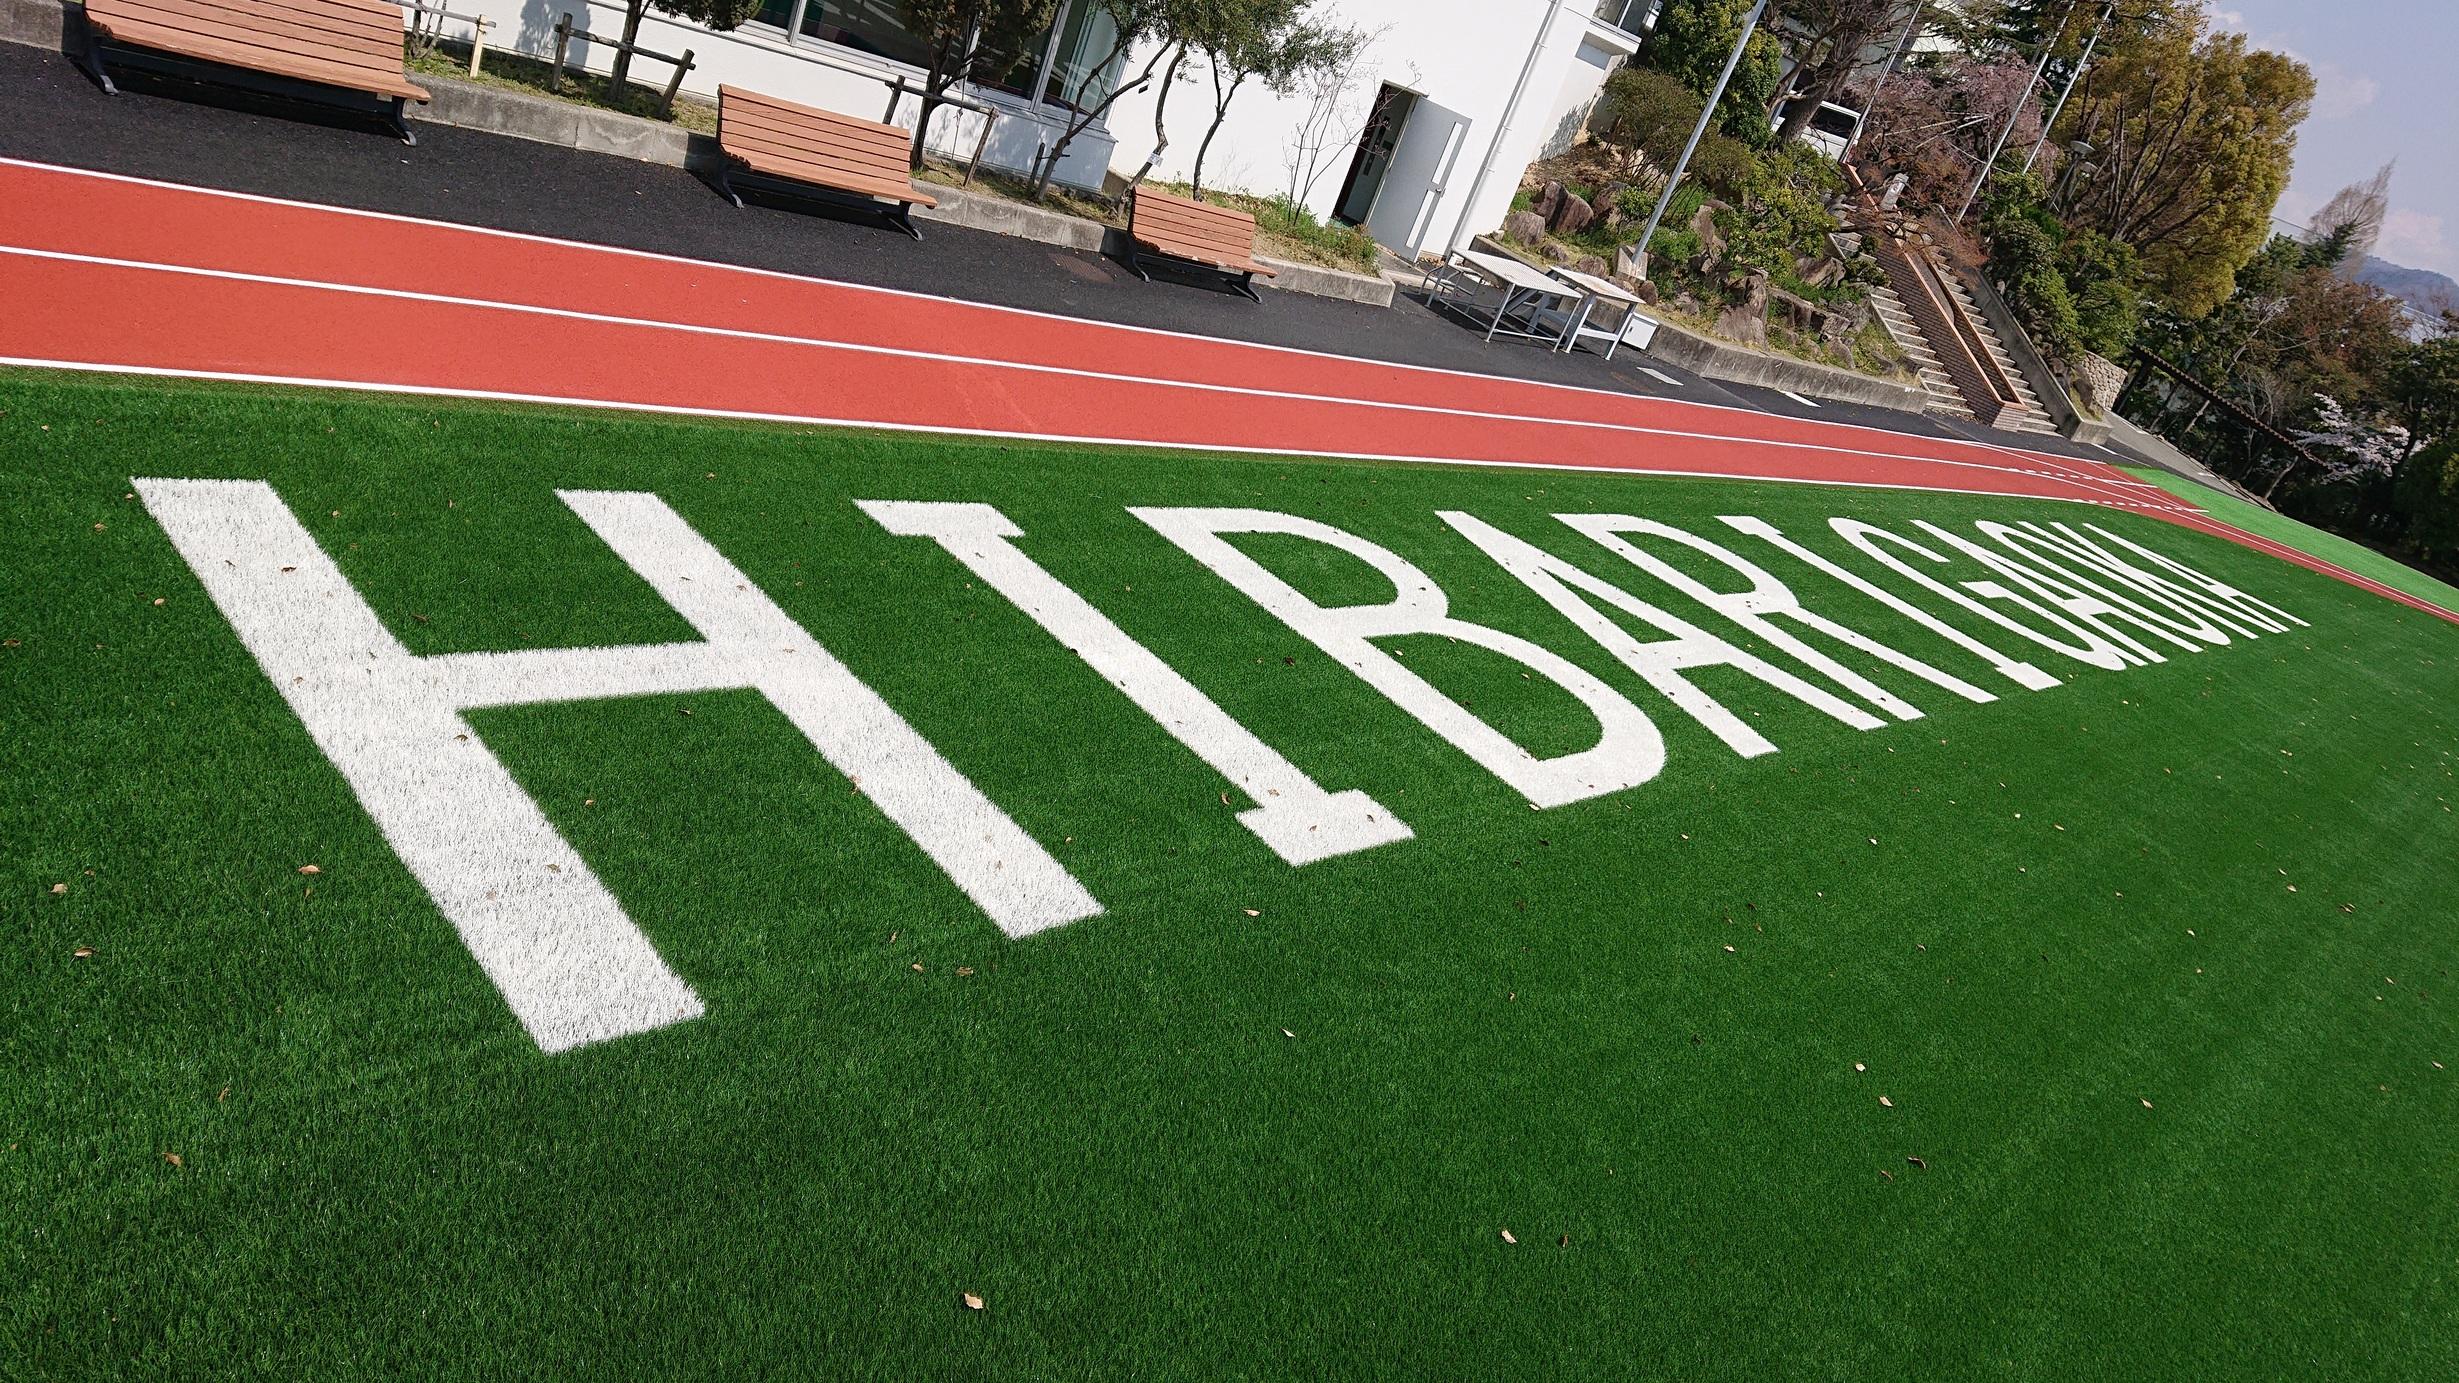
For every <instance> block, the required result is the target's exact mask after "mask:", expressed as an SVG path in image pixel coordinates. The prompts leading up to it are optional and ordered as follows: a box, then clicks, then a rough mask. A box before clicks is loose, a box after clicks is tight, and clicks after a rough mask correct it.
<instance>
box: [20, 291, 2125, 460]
mask: <svg viewBox="0 0 2459 1383" xmlns="http://www.w3.org/2000/svg"><path fill="white" fill-rule="evenodd" d="M0 254H9V255H19V256H23V257H26V258H32V259H45V260H52V261H56V262H64V263H76V264H92V265H97V266H101V267H104V268H113V269H127V270H132V271H136V272H143V273H160V274H174V275H182V276H188V277H195V278H210V279H221V280H226V281H230V282H238V283H255V284H264V285H268V286H272V287H279V288H294V289H304V290H311V291H319V292H328V293H339V294H346V295H350V296H355V297H371V298H388V299H395V300H399V301H405V302H422V303H432V304H436V305H439V306H446V307H459V308H470V309H477V310H487V311H497V312H509V313H515V314H519V315H523V316H538V317H551V318H561V319H566V320H571V321H582V322H591V323H595V324H599V325H605V326H623V327H636V328H642V329H647V330H664V331H677V332H685V333H689V334H692V335H701V336H717V337H725V338H731V339H736V340H747V341H759V342H764V343H769V344H775V345H786V346H800V347H804V348H807V349H813V350H836V351H845V352H849V353H852V354H859V355H880V356H890V357H897V358H903V359H910V360H925V361H931V362H934V363H939V364H952V365H965V366H975V367H981V368H987V369H1000V370H1014V371H1019V372H1023V373H1028V374H1045V375H1059V376H1065V377H1071V378H1078V379H1092V380H1100V381H1104V382H1107V383H1118V384H1141V385H1148V386H1154V387H1160V388H1172V389H1187V390H1193V391H1197V392H1205V393H1219V394H1231V395H1237V396H1242V397H1250V398H1271V399H1282V400H1288V401H1296V402H1306V403H1328V404H1334V405H1339V406H1344V407H1352V408H1376V409H1386V410H1391V411H1395V412H1408V413H1425V414H1432V415H1435V416H1438V417H1462V418H1475V419H1479V420H1481V421H1490V422H1511V423H1530V424H1536V425H1539V426H1542V427H1564V428H1581V429H1590V430H1599V431H1608V432H1621V433H1630V434H1634V435H1639V436H1649V437H1669V438H1675V439H1679V440H1685V441H1703V442H1732V443H1739V444H1742V445H1746V446H1766V447H1781V448H1786V449H1790V450H1801V451H1814V452H1824V453H1832V454H1835V455H1840V456H1853V457H1860V458H1863V459H1868V460H1884V461H1899V462H1913V463H1918V464H1927V465H1938V466H1954V467H1959V468H1964V469H1970V470H1979V471H1990V472H1995V473H1998V474H2004V475H2020V476H2025V477H2028V478H2031V479H2035V480H2049V481H2055V482H2058V483H2060V484H2063V485H2074V484H2077V483H2078V481H2079V478H2078V477H2074V476H2071V475H2066V474H2062V473H2060V472H2055V471H2045V470H2040V469H2037V468H2032V467H2018V466H1993V465H1990V464H1988V463H1986V462H1981V461H1952V460H1942V459H1939V458H1934V457H1923V456H1906V455H1901V454H1896V453H1888V452H1875V451H1863V450H1859V449H1855V448H1849V447H1839V446H1830V445H1827V444H1824V443H1816V442H1789V441H1781V440H1770V439H1763V438H1755V437H1734V436H1728V435H1725V434H1721V433H1702V432H1685V431H1679V430H1676V429H1672V428H1657V427H1642V426H1639V425H1637V424H1633V423H1604V422H1590V421H1585V420H1580V419H1564V418H1543V417H1535V416H1532V415H1527V414H1518V413H1487V412H1481V411H1478V410H1473V409H1461V408H1442V407H1437V406H1435V405H1431V404H1411V403H1395V402H1389V401H1385V400H1380V399H1358V398H1349V397H1344V396H1341V395H1337V394H1302V393H1293V392H1288V391H1284V390H1277V389H1256V388H1250V387H1247V386H1243V385H1227V384H1204V383H1198V382H1194V381H1189V380H1176V379H1168V378H1155V377H1151V376H1144V375H1124V374H1116V373H1112V372H1109V371H1101V370H1085V369H1078V368H1075V367H1072V366H1064V365H1037V364H1028V363H1024V362H1019V361H1011V360H1000V359H997V358H995V357H986V356H968V355H955V354H950V353H946V352H940V351H919V350H913V349H909V348H906V347H900V346H876V345H868V344H863V343H858V342H848V341H836V340H831V339H828V338H825V337H808V336H794V335H788V334H784V333H779V332H765V331H751V330H746V329H743V328H738V327H714V326H703V325H700V324H697V323H691V322H669V321H665V320H663V319H660V318H655V317H629V316H618V315H614V314H610V313H601V312H583V311H579V310H577V309H573V308H561V307H545V306H540V305H538V304H534V303H509V302H499V301H496V300H494V299H491V298H465V297H459V296H455V295H452V294H444V293H421V292H417V291H414V290H411V289H405V288H376V287H370V286H368V285H364V284H349V283H333V282H328V281H325V280H321V279H301V278H287V277H282V276H279V275H272V274H249V273H242V272H239V271H237V270H232V269H205V268H199V267H197V266H194V265H186V264H163V263H157V262H154V261H151V260H129V259H114V258H110V257H107V256H102V255H83V254H71V253H68V252H66V251H61V250H38V249H29V248H25V247H22V246H14V245H0ZM1143 444H1144V445H1157V446H1167V445H1173V444H1172V443H1166V442H1144V443H1143ZM1254 450H1261V449H1254ZM1656 473H1657V474H1673V473H1674V472H1670V471H1661V472H1656ZM2049 497H2050V498H2055V496H2049Z"/></svg>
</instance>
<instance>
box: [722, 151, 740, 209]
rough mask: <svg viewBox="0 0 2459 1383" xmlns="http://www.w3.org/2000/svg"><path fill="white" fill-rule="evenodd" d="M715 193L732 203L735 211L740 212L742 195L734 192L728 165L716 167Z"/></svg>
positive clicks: (732, 179) (732, 178)
mask: <svg viewBox="0 0 2459 1383" xmlns="http://www.w3.org/2000/svg"><path fill="white" fill-rule="evenodd" d="M717 193H718V195H719V196H721V197H724V198H725V199H726V200H727V201H729V202H732V203H734V206H735V210H737V211H740V210H742V207H743V194H742V193H740V192H737V191H735V190H734V177H733V175H732V173H731V171H730V170H729V167H728V165H726V164H723V163H721V164H719V165H717Z"/></svg>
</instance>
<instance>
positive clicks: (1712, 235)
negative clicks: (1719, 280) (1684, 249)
mask: <svg viewBox="0 0 2459 1383" xmlns="http://www.w3.org/2000/svg"><path fill="white" fill-rule="evenodd" d="M1731 209H1732V208H1730V207H1728V206H1726V205H1725V204H1724V203H1723V202H1720V201H1717V200H1715V199H1714V198H1710V199H1709V200H1707V201H1705V202H1703V203H1701V204H1700V207H1699V211H1698V214H1696V215H1694V216H1692V217H1691V234H1693V235H1696V236H1698V237H1699V260H1698V265H1697V267H1698V269H1699V272H1700V273H1703V274H1709V273H1714V272H1715V271H1716V266H1717V265H1719V264H1722V263H1724V261H1725V237H1724V236H1723V235H1722V234H1720V233H1719V232H1718V231H1717V229H1716V213H1718V212H1720V211H1730V210H1731Z"/></svg>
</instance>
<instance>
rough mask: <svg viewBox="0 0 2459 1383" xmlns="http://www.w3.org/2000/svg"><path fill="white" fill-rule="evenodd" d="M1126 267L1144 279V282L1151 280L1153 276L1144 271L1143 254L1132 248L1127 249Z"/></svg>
mask: <svg viewBox="0 0 2459 1383" xmlns="http://www.w3.org/2000/svg"><path fill="white" fill-rule="evenodd" d="M1127 267H1128V268H1130V269H1133V270H1135V272H1136V277H1137V278H1140V279H1142V280H1144V281H1145V282H1146V283H1151V282H1152V281H1153V276H1152V275H1151V274H1148V273H1146V272H1144V256H1143V255H1141V254H1138V253H1137V252H1136V251H1134V250H1129V251H1128V252H1127Z"/></svg>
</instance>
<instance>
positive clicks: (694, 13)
mask: <svg viewBox="0 0 2459 1383" xmlns="http://www.w3.org/2000/svg"><path fill="white" fill-rule="evenodd" d="M652 8H654V9H656V10H657V12H658V13H659V14H671V15H673V16H675V17H676V18H678V19H688V20H690V21H691V22H693V23H694V24H697V25H699V26H700V27H702V28H704V29H715V30H717V31H718V32H719V33H721V34H722V33H725V32H726V31H728V30H730V29H734V28H738V27H740V26H741V25H742V23H743V21H744V20H746V19H749V18H751V17H752V15H753V14H755V13H757V12H758V10H759V8H760V0H626V3H625V6H624V11H623V42H624V46H623V47H621V48H618V49H616V50H615V66H614V69H613V70H612V71H610V72H608V73H607V74H606V89H607V91H608V93H609V94H610V95H611V96H613V97H614V98H615V99H617V100H621V99H622V97H623V87H624V83H626V82H628V81H630V80H631V79H632V48H631V45H632V44H633V43H635V42H637V41H638V40H639V38H640V21H641V19H642V18H643V17H644V16H645V14H646V13H647V12H648V11H649V10H650V9H652Z"/></svg>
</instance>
